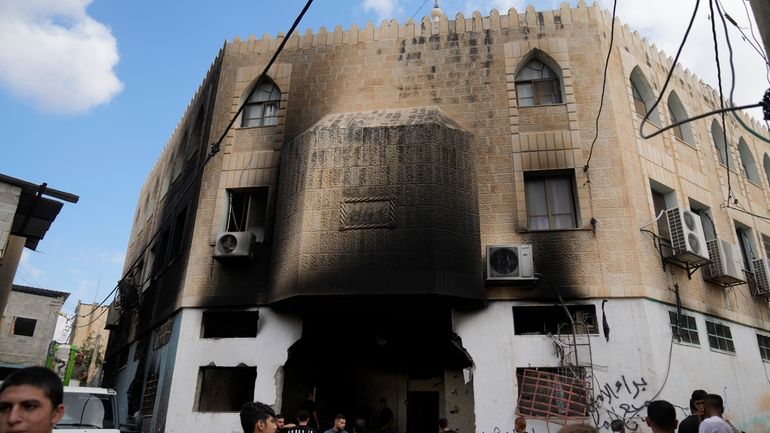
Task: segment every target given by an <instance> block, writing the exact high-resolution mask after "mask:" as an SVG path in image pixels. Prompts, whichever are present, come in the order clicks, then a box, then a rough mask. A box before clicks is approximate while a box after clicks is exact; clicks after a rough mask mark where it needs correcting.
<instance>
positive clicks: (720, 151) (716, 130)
mask: <svg viewBox="0 0 770 433" xmlns="http://www.w3.org/2000/svg"><path fill="white" fill-rule="evenodd" d="M711 138H712V139H713V140H714V147H716V149H717V156H718V157H719V162H720V163H722V164H727V163H728V162H730V163H732V159H730V152H729V151H728V149H727V143H725V134H724V129H722V127H721V126H720V125H719V122H717V121H716V120H714V121H713V122H711Z"/></svg>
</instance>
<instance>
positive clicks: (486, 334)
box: [453, 299, 770, 433]
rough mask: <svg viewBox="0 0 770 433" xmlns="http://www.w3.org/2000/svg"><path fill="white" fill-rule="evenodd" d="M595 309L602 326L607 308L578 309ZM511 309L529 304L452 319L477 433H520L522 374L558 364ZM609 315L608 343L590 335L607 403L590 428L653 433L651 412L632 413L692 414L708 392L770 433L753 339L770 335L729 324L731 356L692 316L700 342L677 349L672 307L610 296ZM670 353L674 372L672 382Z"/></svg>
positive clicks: (763, 367) (492, 306) (746, 422)
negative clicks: (523, 330) (520, 330)
mask: <svg viewBox="0 0 770 433" xmlns="http://www.w3.org/2000/svg"><path fill="white" fill-rule="evenodd" d="M589 302H590V303H594V304H595V305H596V311H597V319H598V322H599V326H600V327H601V317H602V315H601V301H600V300H599V301H586V302H581V303H589ZM514 305H524V304H521V303H515V302H509V301H505V302H503V301H501V302H490V303H489V306H488V308H487V309H485V310H483V311H480V312H475V313H468V312H459V311H455V312H454V314H453V321H454V329H455V332H456V333H457V334H458V335H459V336H460V338H462V343H463V346H464V347H465V348H466V349H467V350H468V352H469V353H470V355H471V356H472V357H473V360H474V363H475V372H474V396H475V399H474V400H475V402H474V405H475V412H476V430H475V431H476V432H479V433H482V432H483V433H494V432H496V431H498V430H497V429H499V431H500V432H501V433H506V432H511V431H512V430H513V428H512V426H513V420H514V418H515V408H516V399H517V383H516V368H520V367H527V366H531V367H556V366H558V358H557V357H556V355H555V354H554V351H553V344H552V342H551V340H550V338H548V337H546V336H540V335H514V329H513V311H512V307H513V306H514ZM605 310H606V313H607V320H608V322H609V325H610V328H611V331H610V339H609V342H607V341H605V339H604V336H603V335H601V334H600V335H593V336H592V337H590V338H591V352H592V355H593V365H594V375H595V376H596V379H597V382H595V384H594V388H595V389H594V396H595V398H596V399H597V400H601V401H599V402H598V403H600V404H599V405H598V406H599V407H598V408H597V409H596V410H595V411H594V412H593V413H592V416H591V417H590V418H588V422H589V423H591V424H593V423H594V422H598V423H599V424H600V425H602V424H604V422H605V421H609V420H611V419H613V418H615V417H617V416H624V417H626V418H628V420H629V424H630V425H629V426H630V427H631V428H628V429H627V430H629V431H633V427H635V426H636V431H639V432H647V431H649V429H648V428H647V427H646V425H644V422H643V420H642V417H643V416H644V415H646V410H644V409H642V410H640V411H638V413H635V414H634V412H635V408H637V407H641V406H642V405H643V404H644V402H645V401H647V400H651V399H664V400H668V401H669V402H671V403H673V404H675V405H678V406H682V407H683V408H686V409H689V408H688V403H689V397H690V393H691V392H692V390H694V389H705V390H706V391H708V392H712V393H716V394H720V395H722V397H723V398H724V399H725V402H726V407H727V412H726V417H728V418H729V419H731V420H732V422H733V423H734V424H735V425H736V427H738V428H739V429H741V430H744V431H746V432H747V433H753V432H759V431H761V432H767V431H770V379H768V370H770V366H768V365H767V363H765V362H763V361H762V359H761V358H760V354H759V349H758V346H757V338H756V334H757V332H760V333H763V334H764V335H770V332H768V331H761V330H760V331H758V330H756V329H753V328H748V327H746V326H743V325H738V324H735V323H731V322H724V321H723V322H722V323H724V324H726V325H728V326H730V329H731V331H732V334H733V341H734V343H735V348H736V353H735V355H730V354H725V353H722V352H717V351H713V350H711V349H710V348H709V344H708V337H707V335H706V323H705V316H704V315H702V314H699V313H693V312H686V313H688V314H690V315H692V316H694V317H695V319H696V323H697V327H698V333H699V337H700V345H699V346H689V345H684V344H679V343H674V344H673V345H672V344H671V328H670V326H669V316H668V312H669V311H672V310H674V307H672V306H670V305H665V304H661V303H658V302H654V301H650V300H647V299H612V300H610V301H609V302H608V303H607V304H606V305H605ZM714 320H716V319H714ZM669 352H670V353H671V365H670V369H669V375H668V378H667V380H666V371H667V368H668V364H669V362H668V359H669ZM664 381H665V385H664ZM661 387H662V390H661ZM659 390H660V394H659V395H658V396H657V397H655V394H656V393H657V392H658V391H659ZM612 413H615V414H617V415H612ZM684 417H685V413H684V411H683V410H682V409H678V418H679V419H683V418H684ZM558 429H559V425H556V424H551V425H546V424H545V423H543V422H540V421H536V420H528V430H529V431H530V432H538V433H540V432H547V431H551V430H553V431H557V430H558ZM603 430H604V431H609V429H607V428H604V429H603Z"/></svg>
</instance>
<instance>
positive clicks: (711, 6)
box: [709, 0, 735, 203]
mask: <svg viewBox="0 0 770 433" xmlns="http://www.w3.org/2000/svg"><path fill="white" fill-rule="evenodd" d="M714 3H715V2H714V0H710V1H709V11H710V12H711V37H712V39H713V40H714V57H715V58H716V67H717V88H718V89H719V107H720V108H725V97H724V92H723V91H722V66H721V65H720V64H719V43H718V42H717V29H716V18H714ZM720 15H721V14H720ZM727 45H728V47H729V46H730V42H729V38H728V43H727ZM730 53H731V60H732V48H730ZM734 71H735V70H734V69H733V87H734V84H735V73H734ZM730 95H731V97H732V93H731V94H730ZM719 116H720V117H721V119H722V139H723V142H724V144H725V161H724V162H725V166H726V167H727V170H726V171H727V202H728V203H729V202H730V199H731V198H732V197H733V189H732V185H730V145H729V144H728V142H727V122H725V113H724V112H721V113H720V114H719Z"/></svg>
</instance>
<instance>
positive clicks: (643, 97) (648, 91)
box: [629, 66, 660, 126]
mask: <svg viewBox="0 0 770 433" xmlns="http://www.w3.org/2000/svg"><path fill="white" fill-rule="evenodd" d="M629 78H630V81H631V94H632V95H633V97H634V108H635V109H636V114H638V115H639V116H640V117H644V116H645V115H646V114H647V110H649V108H650V107H651V106H652V104H653V103H654V102H655V96H654V95H653V93H652V87H650V85H649V83H648V82H647V79H646V78H644V74H642V71H640V70H639V67H638V66H637V67H636V68H634V70H633V71H631V76H630V77H629ZM647 120H649V121H650V122H651V123H653V124H655V125H658V126H660V115H659V114H658V108H657V107H655V110H653V111H652V113H650V115H649V117H647Z"/></svg>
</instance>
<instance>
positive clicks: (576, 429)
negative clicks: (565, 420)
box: [559, 424, 599, 433]
mask: <svg viewBox="0 0 770 433" xmlns="http://www.w3.org/2000/svg"><path fill="white" fill-rule="evenodd" d="M598 432H599V431H598V430H596V429H595V428H593V427H591V426H590V425H588V424H572V425H566V426H564V427H562V428H561V430H559V433H598Z"/></svg>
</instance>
